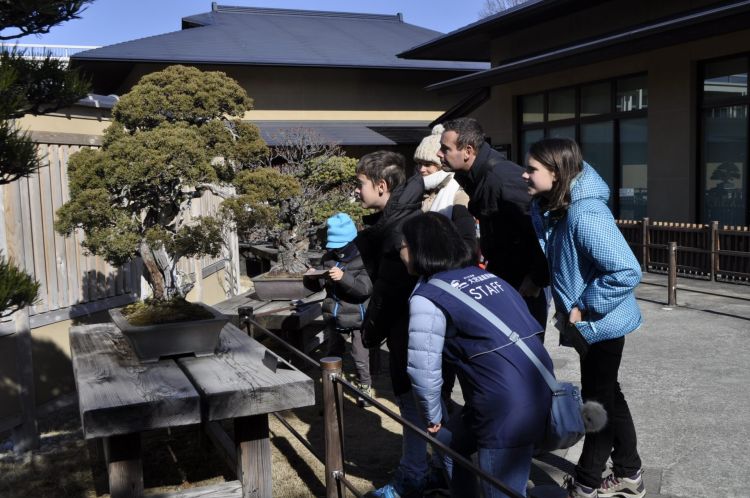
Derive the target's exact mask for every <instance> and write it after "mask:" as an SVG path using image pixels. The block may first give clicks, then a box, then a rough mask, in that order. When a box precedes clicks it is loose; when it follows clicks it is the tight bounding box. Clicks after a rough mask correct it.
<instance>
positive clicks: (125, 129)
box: [55, 66, 266, 359]
mask: <svg viewBox="0 0 750 498" xmlns="http://www.w3.org/2000/svg"><path fill="white" fill-rule="evenodd" d="M251 105H252V100H251V99H250V98H249V97H248V96H247V94H246V93H245V91H244V90H243V89H242V87H240V85H239V84H237V82H235V81H234V80H232V79H231V78H229V77H227V76H226V75H225V74H224V73H220V72H203V71H200V70H198V69H195V68H189V67H184V66H171V67H168V68H166V69H164V70H163V71H159V72H156V73H152V74H149V75H147V76H144V77H143V78H142V79H141V80H140V81H139V82H138V84H136V85H135V86H134V87H133V88H132V90H131V91H130V92H129V93H127V94H125V95H123V96H122V98H121V99H120V101H119V102H118V103H117V104H116V105H115V107H114V108H113V110H112V117H113V122H112V125H110V126H109V127H108V128H107V130H106V131H105V134H104V139H103V145H102V147H101V148H100V149H98V150H95V149H83V150H81V151H79V152H77V153H76V154H74V155H72V156H71V158H70V162H69V167H68V177H69V182H68V186H69V190H70V200H69V201H68V202H67V203H65V204H64V205H63V206H62V207H61V208H60V209H59V210H58V211H57V220H56V225H55V227H56V229H57V231H58V232H59V233H61V234H64V235H69V234H70V233H71V232H72V231H73V230H75V229H79V228H80V229H82V230H83V232H84V234H85V240H84V241H83V243H82V244H83V246H84V247H85V248H86V249H87V250H88V251H90V252H91V253H92V254H96V255H99V256H101V257H103V258H104V259H106V260H107V261H109V262H110V263H112V264H113V265H117V266H119V265H122V264H125V263H126V262H128V261H129V260H130V259H132V258H135V257H140V258H141V259H142V261H143V266H144V270H145V271H144V277H145V279H146V281H147V282H148V284H149V286H150V288H151V298H150V299H149V300H148V301H147V302H146V304H145V305H144V306H145V307H146V308H148V309H150V310H151V312H150V316H159V317H163V316H164V315H167V316H176V313H175V306H178V307H179V308H180V310H181V312H180V315H181V316H182V317H183V319H186V320H193V319H201V318H203V317H205V313H206V307H205V306H202V305H199V304H196V305H194V306H190V305H188V303H186V302H185V301H184V297H185V295H186V294H187V293H188V292H189V290H190V289H191V287H192V285H193V283H192V281H191V280H190V279H188V278H186V277H187V276H186V275H183V274H182V273H181V272H180V271H178V270H177V266H176V265H177V262H178V261H179V260H180V258H183V257H197V256H205V255H210V256H216V255H218V254H219V253H220V252H221V251H222V246H223V240H224V238H225V237H224V233H225V231H226V229H227V224H226V222H225V221H226V220H224V219H223V218H222V217H221V216H203V217H200V218H197V219H192V220H189V221H188V219H189V218H188V217H187V216H186V212H187V210H188V209H189V208H190V204H191V202H192V201H193V200H194V199H197V198H200V196H201V195H202V194H203V193H204V192H205V190H207V189H210V190H211V191H213V192H214V193H215V194H219V195H222V196H224V197H228V196H230V195H233V189H231V188H229V187H228V185H229V182H231V181H232V180H233V178H234V175H235V171H236V170H237V169H239V168H240V167H241V165H242V164H243V163H249V162H251V160H254V159H255V156H257V155H259V154H263V153H265V150H266V146H265V142H263V140H262V139H261V138H260V135H259V132H258V129H257V127H255V126H253V125H251V124H249V123H246V122H243V121H241V120H240V118H241V117H242V116H243V115H244V113H245V111H247V110H248V109H250V108H251ZM160 308H163V310H160ZM130 311H132V310H130V309H125V310H124V313H123V312H122V311H114V312H113V313H112V315H113V317H114V319H115V322H116V323H117V324H118V325H120V326H125V325H124V323H125V320H124V319H125V318H127V317H128V314H129V312H130ZM146 315H147V316H148V315H149V313H147V314H146ZM212 315H214V316H212V317H211V318H210V320H214V321H215V320H216V319H217V318H218V317H217V316H216V315H215V314H212ZM221 320H225V317H221ZM185 323H186V322H182V323H181V324H179V325H177V326H176V327H177V328H178V329H180V330H182V331H187V330H188V327H187V326H186V325H185ZM166 328H167V327H166V326H165V325H164V324H163V323H161V324H159V325H158V326H157V327H156V329H158V330H160V331H162V332H163V331H164V330H166ZM219 330H221V327H219V328H218V329H215V328H214V329H211V328H210V327H204V326H203V325H202V326H201V327H199V328H198V329H196V332H195V333H194V334H193V335H192V336H191V335H190V334H189V333H187V332H184V333H182V334H181V335H180V337H181V338H180V340H179V341H178V339H177V335H174V334H172V335H170V334H167V333H163V334H160V335H163V337H161V340H160V341H156V342H159V343H161V344H164V345H170V347H168V348H167V349H166V350H165V352H164V353H163V354H177V353H181V352H198V353H199V354H200V353H205V352H207V351H209V350H212V349H213V348H212V347H209V346H207V345H206V344H208V343H211V344H213V345H214V346H215V345H216V343H217V341H218V332H219ZM149 332H151V331H149ZM126 333H127V334H128V338H129V339H130V340H131V342H134V341H138V340H139V339H138V338H140V337H143V336H147V337H148V339H147V342H151V343H153V342H155V340H154V336H155V334H149V333H148V332H145V333H144V331H143V329H137V330H135V331H131V332H126ZM203 335H209V336H210V339H208V340H204V338H203V337H202V336H203ZM191 337H193V339H195V342H191V339H190V338H191ZM207 341H208V342H207ZM211 341H213V342H211ZM177 343H179V344H182V347H179V348H178V347H176V345H177ZM135 348H136V350H137V351H138V350H139V348H140V349H141V350H143V348H142V347H141V346H135ZM191 348H193V349H191ZM157 354H159V353H156V352H154V351H153V350H152V349H149V352H148V353H147V354H146V356H148V358H146V359H153V358H154V356H155V355H157Z"/></svg>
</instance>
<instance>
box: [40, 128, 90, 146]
mask: <svg viewBox="0 0 750 498" xmlns="http://www.w3.org/2000/svg"><path fill="white" fill-rule="evenodd" d="M30 135H31V139H32V140H33V141H34V142H36V143H38V144H57V145H88V146H93V147H99V146H101V145H102V136H101V135H88V134H84V133H63V132H53V131H31V132H30Z"/></svg>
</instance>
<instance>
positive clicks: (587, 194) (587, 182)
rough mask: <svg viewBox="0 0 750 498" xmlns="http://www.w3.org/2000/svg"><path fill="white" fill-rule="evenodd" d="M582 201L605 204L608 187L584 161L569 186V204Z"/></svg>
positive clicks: (607, 198) (607, 197)
mask: <svg viewBox="0 0 750 498" xmlns="http://www.w3.org/2000/svg"><path fill="white" fill-rule="evenodd" d="M582 199H599V200H600V201H602V202H604V203H605V204H606V203H607V201H608V200H609V186H607V184H606V183H605V182H604V180H603V179H602V177H601V176H599V173H597V172H596V170H595V169H594V168H593V167H591V165H590V164H589V163H587V162H586V161H584V162H583V169H582V170H581V172H580V173H578V175H576V177H575V178H574V179H573V181H572V182H571V184H570V203H571V204H573V203H574V202H577V201H580V200H582Z"/></svg>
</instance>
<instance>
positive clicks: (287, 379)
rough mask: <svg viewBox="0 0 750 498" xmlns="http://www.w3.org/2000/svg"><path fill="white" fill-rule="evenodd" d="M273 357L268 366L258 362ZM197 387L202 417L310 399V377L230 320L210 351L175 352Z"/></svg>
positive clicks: (271, 408) (259, 410)
mask: <svg viewBox="0 0 750 498" xmlns="http://www.w3.org/2000/svg"><path fill="white" fill-rule="evenodd" d="M266 354H268V355H271V356H273V357H275V358H276V359H277V368H276V369H275V371H274V370H272V369H271V368H269V367H267V366H266V365H265V364H264V363H263V358H264V356H265V355H266ZM177 362H178V363H179V364H180V365H181V366H182V368H183V369H184V370H185V372H186V373H187V375H188V376H189V377H190V379H191V380H192V381H193V384H194V385H195V387H196V389H198V391H199V392H200V393H201V397H202V402H203V404H204V405H203V408H204V413H205V414H206V415H207V421H212V420H222V419H227V418H236V417H242V416H248V415H258V414H262V413H270V412H276V411H280V410H286V409H289V408H297V407H301V406H309V405H312V404H314V403H315V393H314V390H313V381H312V379H311V378H310V377H308V376H307V375H305V374H303V373H302V372H300V371H299V370H297V369H296V368H294V367H292V366H291V365H289V364H288V363H287V362H286V361H284V360H283V359H281V358H279V357H278V356H276V355H275V354H274V353H271V352H270V351H268V349H266V348H265V347H264V346H262V345H261V344H260V343H259V342H257V341H255V340H254V339H251V338H250V337H248V336H247V334H246V333H245V332H243V331H241V330H240V329H238V328H237V327H235V326H234V325H232V324H231V323H230V324H227V325H226V326H225V327H224V329H223V330H222V331H221V336H220V345H219V347H218V348H217V353H216V354H215V355H213V356H206V357H202V358H179V359H178V360H177Z"/></svg>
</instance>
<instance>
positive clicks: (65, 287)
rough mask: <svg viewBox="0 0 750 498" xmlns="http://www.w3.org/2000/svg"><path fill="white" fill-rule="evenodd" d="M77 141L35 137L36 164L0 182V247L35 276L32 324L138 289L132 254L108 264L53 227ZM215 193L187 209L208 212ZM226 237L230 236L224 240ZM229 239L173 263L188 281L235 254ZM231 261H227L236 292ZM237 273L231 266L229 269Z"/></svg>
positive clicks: (99, 306) (78, 237) (77, 236)
mask: <svg viewBox="0 0 750 498" xmlns="http://www.w3.org/2000/svg"><path fill="white" fill-rule="evenodd" d="M80 148H81V146H79V145H68V144H39V145H38V150H39V154H40V157H41V158H42V167H41V168H40V169H39V170H38V171H36V172H35V173H34V174H32V175H31V176H29V177H28V178H22V179H20V180H18V181H15V182H13V183H11V184H8V185H5V186H3V187H2V189H1V191H0V196H2V208H3V210H4V212H3V216H1V217H0V249H2V250H3V252H4V253H5V254H6V256H7V257H9V258H10V259H12V260H13V261H14V262H15V263H16V264H17V265H19V266H20V267H21V268H23V269H24V270H25V271H26V272H27V273H29V274H31V275H32V276H33V277H34V278H35V279H36V280H37V281H38V282H39V283H40V284H41V288H40V292H39V301H38V302H37V304H35V305H34V306H32V307H31V308H30V309H29V314H30V324H31V327H32V328H35V327H39V326H42V325H46V324H49V323H54V322H57V321H60V320H65V319H68V318H72V317H74V316H78V315H82V314H86V313H91V312H94V311H100V310H103V309H108V308H111V307H115V306H120V305H123V304H126V303H128V302H132V301H133V300H135V299H137V298H138V297H140V296H141V271H142V265H141V263H140V261H138V260H135V261H132V262H130V263H128V264H126V265H125V266H122V267H119V268H115V267H113V266H111V265H110V264H108V263H107V262H106V261H104V260H103V259H102V258H100V257H97V256H93V255H90V254H87V252H86V251H85V249H83V247H82V246H81V241H82V240H83V233H82V232H81V231H80V230H77V231H76V233H74V234H73V235H72V236H71V237H62V236H60V235H58V234H57V233H56V232H55V230H54V224H53V222H54V219H55V211H57V209H58V208H59V207H60V206H62V204H63V203H65V202H67V201H68V199H69V194H68V174H67V169H68V168H67V166H68V159H69V157H70V156H71V155H72V154H73V153H75V152H76V151H78V150H79V149H80ZM220 203H221V197H219V196H218V195H214V194H213V193H211V192H206V193H205V194H204V195H203V197H202V198H200V199H196V200H194V201H193V203H192V204H191V208H190V213H189V215H188V216H202V215H209V214H212V213H215V212H216V210H217V209H218V206H219V204H220ZM231 242H234V244H231ZM237 252H238V251H237V249H236V240H234V239H233V240H232V241H230V244H228V250H226V251H225V254H222V255H221V256H220V257H218V258H200V259H198V260H188V259H183V260H181V261H180V262H178V268H179V269H180V270H182V271H184V272H185V273H187V274H191V273H195V272H197V273H198V274H196V275H195V277H196V278H195V279H196V282H200V279H201V278H202V277H203V276H206V274H207V273H208V274H210V273H212V272H213V271H216V270H218V269H220V268H223V267H224V263H225V262H226V261H229V262H234V260H237V259H238V256H237ZM235 269H237V270H238V265H236V264H230V265H229V270H230V271H229V272H228V273H230V274H231V278H230V280H231V282H229V285H228V287H225V288H227V289H231V291H234V292H236V287H237V285H236V281H237V279H238V278H239V275H238V274H236V272H235ZM237 273H238V272H237Z"/></svg>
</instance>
